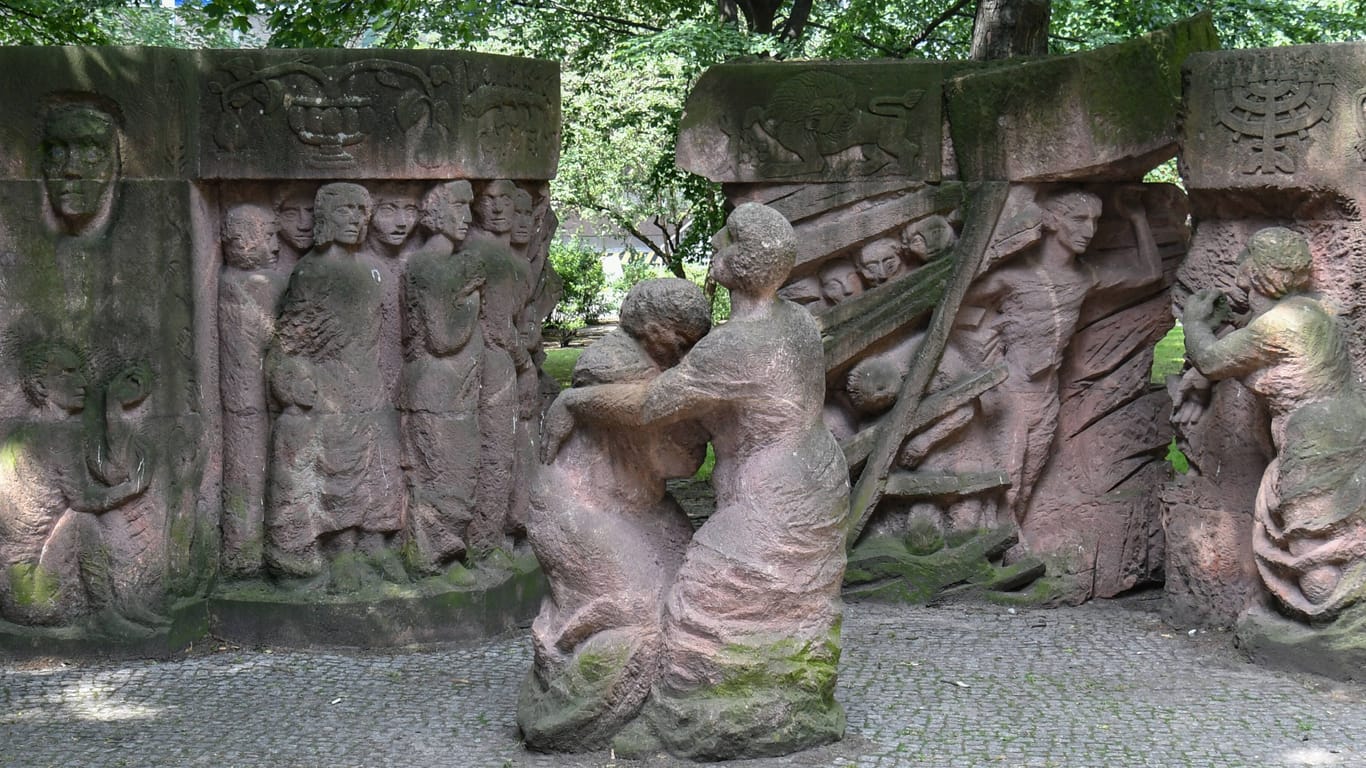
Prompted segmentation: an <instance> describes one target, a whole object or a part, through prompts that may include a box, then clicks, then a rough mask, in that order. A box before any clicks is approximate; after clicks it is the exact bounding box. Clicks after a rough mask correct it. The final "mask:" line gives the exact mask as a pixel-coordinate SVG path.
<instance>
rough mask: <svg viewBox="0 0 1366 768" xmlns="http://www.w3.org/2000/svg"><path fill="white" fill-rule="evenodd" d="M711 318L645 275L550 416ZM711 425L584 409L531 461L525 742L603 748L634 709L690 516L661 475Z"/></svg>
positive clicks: (675, 468)
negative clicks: (620, 423)
mask: <svg viewBox="0 0 1366 768" xmlns="http://www.w3.org/2000/svg"><path fill="white" fill-rule="evenodd" d="M710 327H711V309H710V306H709V304H708V302H707V300H706V298H705V297H704V296H703V294H702V291H701V289H699V288H698V287H697V286H696V285H694V284H692V283H690V282H688V281H686V280H679V279H660V280H646V281H644V282H641V283H638V284H637V285H636V286H635V287H633V288H632V289H631V291H630V293H628V294H627V296H626V299H625V300H624V301H623V302H622V307H621V324H620V326H619V327H618V328H617V329H615V330H613V331H611V332H610V333H608V334H607V335H606V336H605V337H603V338H602V339H600V340H598V341H596V342H594V343H593V344H592V345H591V346H589V348H588V349H587V350H585V351H584V353H583V355H582V356H581V357H580V358H579V360H578V362H577V364H576V366H575V369H574V386H575V388H574V389H570V390H566V391H565V392H562V393H561V394H560V396H559V398H558V399H557V400H556V402H555V404H554V405H553V406H552V410H551V412H550V415H549V416H548V417H547V418H548V419H549V421H550V423H551V424H557V423H558V422H559V421H560V420H564V419H574V417H573V414H572V411H574V410H578V409H582V408H583V407H584V405H583V404H581V403H580V402H579V398H580V397H581V396H582V395H584V394H585V393H591V392H592V391H593V387H594V386H595V385H600V384H625V383H649V382H650V381H652V380H653V379H654V378H656V377H657V376H659V374H660V372H661V371H663V370H666V369H668V368H670V367H672V366H674V365H677V364H678V361H679V358H680V357H681V356H682V355H683V354H684V353H686V352H687V351H688V350H689V349H691V348H692V346H693V345H694V344H696V343H697V341H698V339H700V338H702V336H703V335H705V334H706V332H707V331H708V330H709V329H710ZM706 441H707V437H706V434H705V433H704V432H701V430H700V428H699V427H698V426H697V425H696V424H693V423H691V422H681V423H679V424H674V425H669V426H666V427H644V428H640V429H629V430H627V429H620V428H618V427H616V426H615V425H604V424H598V423H595V422H594V421H593V420H592V417H591V415H589V416H588V417H586V418H583V419H576V420H574V422H573V429H572V431H571V432H570V433H569V435H568V436H567V437H566V438H565V439H564V443H563V444H562V445H561V446H559V448H558V450H556V451H555V456H554V459H553V460H552V461H551V462H550V463H549V464H548V465H545V466H543V467H540V468H539V470H538V471H537V473H536V478H535V480H534V484H533V488H532V498H531V514H530V516H529V519H528V521H527V534H528V539H529V540H530V542H531V547H532V550H533V551H534V552H535V553H536V557H537V559H539V560H540V561H541V563H542V564H543V566H542V567H543V568H544V570H545V574H546V578H547V580H548V582H549V584H550V594H549V596H547V598H546V600H545V602H544V603H543V605H542V608H541V613H540V615H539V616H537V617H536V621H535V622H534V623H533V624H532V643H533V648H534V650H535V661H534V667H533V668H532V671H531V674H530V675H528V677H527V680H526V683H525V684H524V686H523V690H522V695H521V698H520V701H519V703H518V723H519V725H520V726H521V729H522V734H523V736H524V738H525V739H526V742H527V745H528V746H530V747H531V748H533V749H538V750H563V751H583V750H589V749H600V748H605V747H606V746H608V744H609V743H610V741H611V739H612V737H613V736H615V735H616V733H617V731H619V730H620V729H621V728H622V727H623V726H624V725H626V724H627V723H628V722H630V720H631V719H633V718H634V717H635V716H636V715H637V713H638V712H639V710H640V706H641V704H642V703H643V702H644V700H645V697H646V695H647V694H648V693H649V691H650V687H651V686H652V685H653V684H654V682H655V680H656V677H657V670H658V668H659V664H660V662H661V650H662V646H661V636H660V632H661V628H660V616H661V611H662V608H663V600H664V595H665V593H666V591H667V590H668V589H669V587H670V586H671V585H672V584H673V581H674V576H675V575H676V573H677V572H678V568H679V565H680V564H681V563H682V562H683V554H684V550H685V549H686V547H687V545H688V542H689V541H690V540H691V539H692V525H691V524H690V523H689V521H688V518H687V516H686V515H685V514H684V512H683V510H682V509H681V508H680V507H679V506H678V503H677V502H676V501H674V499H673V498H672V497H671V496H669V495H668V494H667V493H666V492H665V489H664V481H665V479H667V478H673V477H687V476H690V475H691V474H693V473H694V472H695V471H696V470H697V468H698V466H699V465H700V464H701V462H702V459H703V458H704V456H705V454H706Z"/></svg>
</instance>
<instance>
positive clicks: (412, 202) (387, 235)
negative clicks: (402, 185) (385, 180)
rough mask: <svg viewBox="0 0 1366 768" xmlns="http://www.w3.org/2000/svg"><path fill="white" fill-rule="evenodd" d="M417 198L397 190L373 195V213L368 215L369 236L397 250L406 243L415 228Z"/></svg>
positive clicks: (382, 191)
mask: <svg viewBox="0 0 1366 768" xmlns="http://www.w3.org/2000/svg"><path fill="white" fill-rule="evenodd" d="M417 219H418V207H417V198H416V197H414V196H412V195H405V194H403V193H401V192H399V191H398V190H381V191H379V192H377V193H376V194H375V212H374V213H372V214H371V215H370V236H371V237H372V238H374V239H375V240H377V241H379V242H380V243H383V244H384V245H389V246H393V247H395V248H397V247H398V246H401V245H403V244H404V243H405V242H407V240H408V237H409V236H411V235H412V233H413V227H415V226H417Z"/></svg>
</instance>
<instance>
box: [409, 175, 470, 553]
mask: <svg viewBox="0 0 1366 768" xmlns="http://www.w3.org/2000/svg"><path fill="white" fill-rule="evenodd" d="M473 198H474V192H473V190H472V189H471V188H470V183H469V182H468V181H450V182H446V183H445V184H438V185H437V186H435V187H433V188H432V189H431V191H429V192H428V193H427V195H426V196H425V197H424V198H423V199H422V228H423V229H425V230H426V231H427V232H428V233H430V237H429V238H428V239H427V242H426V243H425V244H424V245H423V246H422V248H420V249H419V250H418V251H417V252H416V253H414V254H413V255H412V257H410V258H409V260H408V269H407V272H406V273H405V274H404V278H403V280H404V282H403V298H404V308H405V312H404V317H405V322H406V328H405V330H404V355H403V357H404V362H403V376H402V383H401V385H400V388H399V398H398V408H399V414H400V417H401V419H402V434H403V468H404V470H405V473H406V474H407V477H408V485H409V488H410V497H411V504H412V506H411V509H410V515H409V537H410V541H411V545H410V554H409V556H408V560H409V563H408V564H409V567H410V568H412V569H413V570H414V571H415V572H417V573H420V574H424V575H430V574H435V573H438V572H440V571H441V570H442V569H443V568H445V567H447V566H449V565H450V564H451V563H453V562H455V560H456V559H457V558H458V557H460V556H462V555H464V554H465V550H466V538H465V537H466V535H467V528H468V526H469V524H470V521H471V520H473V519H474V513H475V494H476V489H477V486H478V480H479V467H480V455H481V454H480V431H479V418H480V415H479V387H480V384H481V382H482V375H483V365H482V362H483V358H484V340H483V335H482V333H481V332H480V325H479V308H480V293H479V289H480V288H481V287H482V286H483V279H482V275H480V273H479V271H478V268H479V265H478V264H477V263H474V262H472V261H471V260H470V259H469V257H468V254H466V253H463V252H458V251H457V250H456V249H457V247H458V246H459V245H460V243H461V242H463V241H464V239H465V235H466V234H467V233H468V231H469V225H470V201H471V200H472V199H473Z"/></svg>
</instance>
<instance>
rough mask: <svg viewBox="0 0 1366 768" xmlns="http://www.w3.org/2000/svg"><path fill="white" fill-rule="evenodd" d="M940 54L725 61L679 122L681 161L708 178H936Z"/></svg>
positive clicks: (690, 100) (704, 80)
mask: <svg viewBox="0 0 1366 768" xmlns="http://www.w3.org/2000/svg"><path fill="white" fill-rule="evenodd" d="M941 92H942V74H941V65H940V64H939V63H937V62H915V63H904V62H902V63H892V64H889V63H882V62H821V63H805V62H803V63H793V64H780V65H774V64H722V65H719V66H716V67H712V68H711V69H709V70H707V72H706V73H705V74H703V76H702V78H701V79H700V80H699V81H698V83H697V85H696V86H695V87H694V88H693V91H692V93H691V94H690V95H689V97H688V103H687V105H686V106H685V108H684V113H683V121H682V124H681V126H680V129H679V140H678V166H679V167H680V168H683V169H684V170H688V171H692V172H693V173H697V174H700V175H702V176H706V177H707V178H709V179H712V180H713V181H727V182H744V181H785V180H801V181H853V180H856V179H862V178H867V177H878V176H891V177H900V178H910V179H918V180H924V181H934V180H937V179H938V178H939V167H940V144H941V138H940V136H941V134H940V130H941V125H942V122H941V121H942V117H941V114H942V108H943V106H942V97H941Z"/></svg>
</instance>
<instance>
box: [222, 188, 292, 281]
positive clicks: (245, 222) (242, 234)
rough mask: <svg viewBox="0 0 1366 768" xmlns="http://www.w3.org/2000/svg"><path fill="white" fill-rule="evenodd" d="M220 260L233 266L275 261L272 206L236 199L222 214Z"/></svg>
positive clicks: (245, 267)
mask: <svg viewBox="0 0 1366 768" xmlns="http://www.w3.org/2000/svg"><path fill="white" fill-rule="evenodd" d="M222 238H223V261H224V262H225V263H227V265H228V266H230V267H236V268H237V269H260V268H261V267H268V266H270V265H272V264H274V263H275V260H276V257H277V255H278V253H279V251H278V245H277V241H276V239H275V210H274V209H272V208H268V207H266V206H264V205H256V204H254V203H239V204H237V205H234V206H232V207H231V208H229V209H228V212H227V213H225V214H223V230H222Z"/></svg>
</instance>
